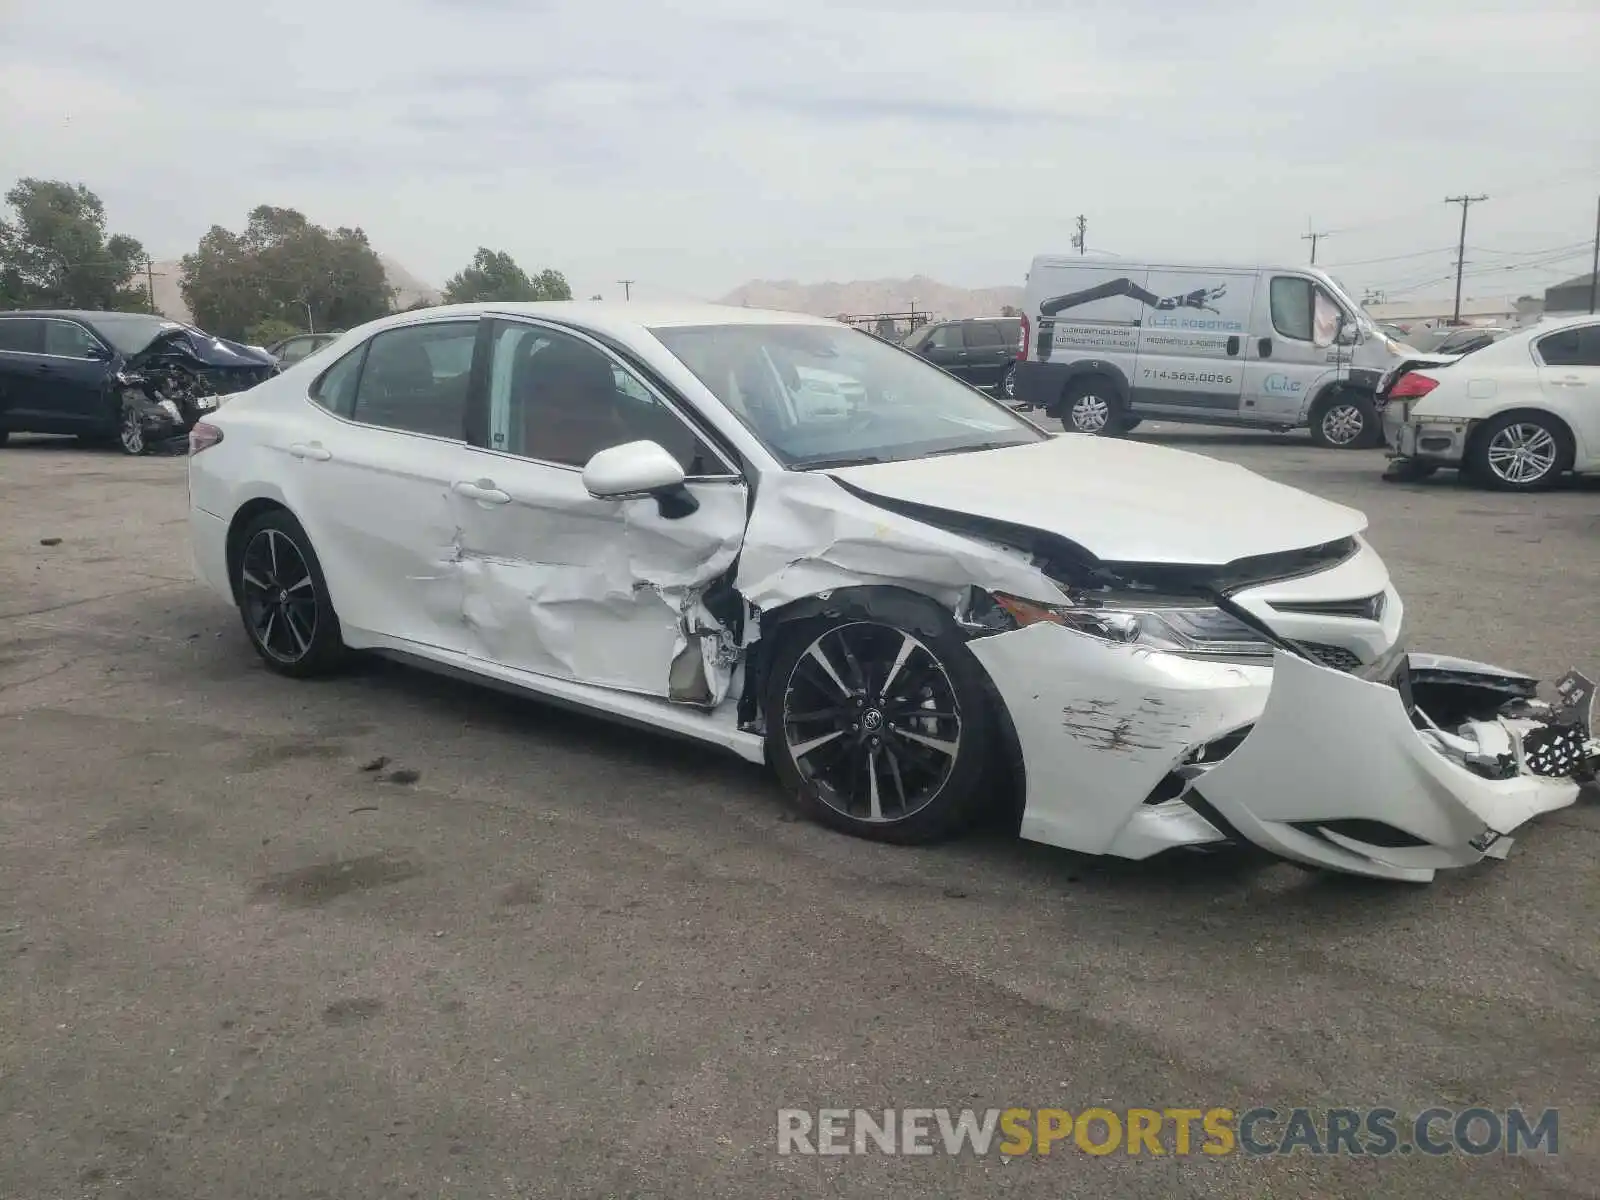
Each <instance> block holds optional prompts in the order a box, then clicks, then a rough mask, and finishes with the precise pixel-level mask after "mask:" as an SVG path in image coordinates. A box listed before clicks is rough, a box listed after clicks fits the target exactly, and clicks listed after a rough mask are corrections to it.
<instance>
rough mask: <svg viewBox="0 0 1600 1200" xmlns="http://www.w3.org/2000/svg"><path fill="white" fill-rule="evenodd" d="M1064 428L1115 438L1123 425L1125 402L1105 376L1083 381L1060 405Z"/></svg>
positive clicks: (1075, 385)
mask: <svg viewBox="0 0 1600 1200" xmlns="http://www.w3.org/2000/svg"><path fill="white" fill-rule="evenodd" d="M1061 428H1063V429H1065V430H1066V431H1067V432H1068V433H1087V434H1090V435H1091V436H1094V437H1115V436H1116V435H1117V434H1119V433H1121V432H1122V430H1123V428H1124V425H1123V413H1122V399H1121V397H1119V396H1118V395H1117V393H1116V389H1115V388H1113V387H1112V386H1111V382H1110V380H1108V379H1106V378H1104V377H1103V376H1099V375H1096V376H1093V377H1092V378H1089V379H1080V380H1079V381H1078V382H1077V383H1074V384H1073V385H1072V386H1071V387H1069V388H1068V389H1067V395H1066V399H1065V400H1063V401H1062V402H1061Z"/></svg>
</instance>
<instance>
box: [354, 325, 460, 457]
mask: <svg viewBox="0 0 1600 1200" xmlns="http://www.w3.org/2000/svg"><path fill="white" fill-rule="evenodd" d="M477 336H478V324H477V322H476V321H438V322H430V323H428V324H425V325H409V326H406V327H404V328H401V329H390V330H387V331H385V332H383V333H380V334H378V335H377V336H376V337H374V338H373V339H372V340H371V341H370V342H368V343H367V355H366V360H365V361H364V362H363V363H362V365H361V374H360V378H359V379H358V380H357V382H356V394H355V409H354V411H353V413H352V414H351V415H352V416H353V417H354V419H355V420H357V421H360V422H362V423H363V424H366V425H379V426H382V427H383V428H384V429H399V430H404V431H405V432H407V433H426V434H430V435H432V436H434V437H445V438H461V439H463V440H464V439H465V437H466V434H465V422H466V414H467V383H468V380H469V378H470V376H471V374H472V347H473V343H474V342H475V341H476V339H477Z"/></svg>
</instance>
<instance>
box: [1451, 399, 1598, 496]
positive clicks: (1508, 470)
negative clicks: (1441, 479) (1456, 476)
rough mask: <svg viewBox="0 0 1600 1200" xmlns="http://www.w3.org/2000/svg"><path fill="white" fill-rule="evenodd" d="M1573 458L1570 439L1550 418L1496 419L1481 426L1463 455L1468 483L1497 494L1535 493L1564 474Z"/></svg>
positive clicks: (1527, 414) (1530, 415) (1531, 415)
mask: <svg viewBox="0 0 1600 1200" xmlns="http://www.w3.org/2000/svg"><path fill="white" fill-rule="evenodd" d="M1575 453H1576V451H1575V449H1574V447H1573V444H1572V435H1571V434H1570V433H1568V432H1567V427H1566V426H1565V425H1563V424H1562V423H1561V422H1560V421H1558V420H1556V419H1555V418H1554V417H1551V416H1547V415H1546V414H1544V413H1538V412H1521V413H1515V412H1511V413H1502V414H1501V415H1500V416H1498V417H1496V418H1494V419H1493V420H1492V421H1488V422H1485V424H1484V426H1483V428H1481V429H1479V430H1478V431H1477V432H1476V433H1475V434H1474V435H1473V438H1472V445H1471V446H1470V447H1468V449H1467V456H1466V467H1467V473H1468V474H1469V475H1470V476H1471V477H1472V480H1473V482H1475V483H1479V484H1482V485H1483V486H1485V487H1491V488H1495V489H1497V490H1499V491H1503V492H1541V491H1544V490H1545V489H1546V488H1548V487H1550V486H1552V485H1553V484H1554V483H1556V481H1557V480H1559V479H1560V478H1561V477H1562V476H1563V475H1565V474H1566V473H1567V472H1568V471H1570V470H1572V460H1573V456H1574V454H1575Z"/></svg>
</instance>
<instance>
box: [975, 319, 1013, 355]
mask: <svg viewBox="0 0 1600 1200" xmlns="http://www.w3.org/2000/svg"><path fill="white" fill-rule="evenodd" d="M965 332H966V341H967V345H968V346H972V347H975V348H981V349H986V350H993V349H994V348H996V347H997V346H1004V345H1005V344H1006V343H1007V340H1008V339H1007V338H1006V335H1005V332H1004V331H1003V330H1002V329H1001V328H1000V326H999V325H997V324H995V323H994V322H993V321H971V322H969V323H968V324H967V325H966V327H965Z"/></svg>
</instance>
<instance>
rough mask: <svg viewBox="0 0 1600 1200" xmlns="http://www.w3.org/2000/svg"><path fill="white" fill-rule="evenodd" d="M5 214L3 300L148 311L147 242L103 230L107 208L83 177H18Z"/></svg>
mask: <svg viewBox="0 0 1600 1200" xmlns="http://www.w3.org/2000/svg"><path fill="white" fill-rule="evenodd" d="M5 201H6V204H7V205H9V206H10V208H11V210H12V212H13V213H14V214H15V217H14V219H12V220H9V221H8V220H5V219H4V218H0V307H4V308H84V309H100V310H105V309H113V310H125V311H133V312H145V311H147V310H148V309H149V300H148V295H147V292H146V290H145V284H144V274H143V272H144V264H145V256H144V247H143V246H141V245H140V244H139V242H138V241H137V240H136V239H134V238H131V237H128V236H127V235H126V234H121V233H114V234H112V235H110V236H109V237H107V236H106V210H105V206H104V205H103V204H101V203H100V197H99V196H96V195H95V194H94V193H93V192H91V191H90V190H89V189H88V188H86V187H84V186H83V185H82V184H81V183H77V184H73V183H63V182H61V181H60V180H56V179H19V180H18V181H17V183H16V185H15V186H14V187H13V188H12V189H11V190H10V191H9V192H7V193H6V196H5Z"/></svg>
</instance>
